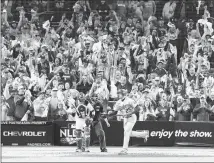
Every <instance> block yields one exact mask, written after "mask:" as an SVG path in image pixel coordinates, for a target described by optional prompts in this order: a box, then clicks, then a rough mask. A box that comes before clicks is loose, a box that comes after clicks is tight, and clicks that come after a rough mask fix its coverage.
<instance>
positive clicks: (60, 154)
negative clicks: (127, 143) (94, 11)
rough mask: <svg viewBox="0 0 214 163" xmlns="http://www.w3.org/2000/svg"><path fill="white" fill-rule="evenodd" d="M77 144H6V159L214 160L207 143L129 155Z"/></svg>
mask: <svg viewBox="0 0 214 163" xmlns="http://www.w3.org/2000/svg"><path fill="white" fill-rule="evenodd" d="M75 149H76V148H75V147H5V146H4V147H2V162H111V161H113V162H152V161H153V162H154V161H159V162H172V161H177V162H178V161H185V162H208V161H209V162H214V148H204V147H197V148H196V147H130V149H129V153H128V155H125V156H119V155H118V152H120V150H121V148H119V147H108V153H101V152H100V150H99V147H91V148H90V153H76V152H75Z"/></svg>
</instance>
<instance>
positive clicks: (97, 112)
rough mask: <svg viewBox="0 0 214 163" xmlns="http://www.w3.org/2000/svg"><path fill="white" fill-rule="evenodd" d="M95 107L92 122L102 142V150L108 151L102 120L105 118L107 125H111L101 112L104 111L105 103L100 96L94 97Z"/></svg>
mask: <svg viewBox="0 0 214 163" xmlns="http://www.w3.org/2000/svg"><path fill="white" fill-rule="evenodd" d="M92 104H93V107H94V112H93V113H92V114H93V122H92V127H94V129H95V133H96V135H97V137H98V139H99V143H100V150H101V152H107V149H106V138H105V132H104V130H103V126H102V123H101V120H102V119H104V120H105V122H106V125H107V127H110V124H109V122H108V120H107V118H106V117H102V116H101V114H102V113H103V105H102V104H101V102H100V101H99V99H98V98H96V97H95V98H93V102H92Z"/></svg>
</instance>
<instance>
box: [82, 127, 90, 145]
mask: <svg viewBox="0 0 214 163" xmlns="http://www.w3.org/2000/svg"><path fill="white" fill-rule="evenodd" d="M90 134H91V129H90V127H87V126H86V127H84V144H85V149H87V148H88V147H89V146H90V138H91V137H90Z"/></svg>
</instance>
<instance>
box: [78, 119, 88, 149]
mask: <svg viewBox="0 0 214 163" xmlns="http://www.w3.org/2000/svg"><path fill="white" fill-rule="evenodd" d="M76 137H77V139H79V140H77V148H78V149H82V148H84V147H86V148H88V147H89V145H90V127H86V124H85V119H83V118H76Z"/></svg>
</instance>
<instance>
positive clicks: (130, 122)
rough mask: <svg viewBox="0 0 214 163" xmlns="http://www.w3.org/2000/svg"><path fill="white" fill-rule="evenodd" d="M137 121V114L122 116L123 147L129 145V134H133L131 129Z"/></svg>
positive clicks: (125, 147)
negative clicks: (127, 116)
mask: <svg viewBox="0 0 214 163" xmlns="http://www.w3.org/2000/svg"><path fill="white" fill-rule="evenodd" d="M136 121H137V116H136V115H135V114H133V115H132V117H130V118H124V120H123V128H124V138H123V148H124V149H127V148H128V146H129V140H130V136H135V132H132V129H133V127H134V125H135V123H136Z"/></svg>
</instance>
